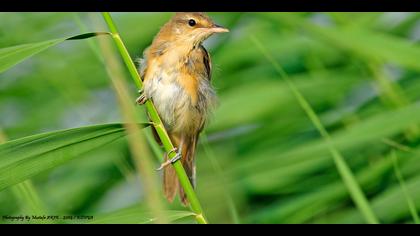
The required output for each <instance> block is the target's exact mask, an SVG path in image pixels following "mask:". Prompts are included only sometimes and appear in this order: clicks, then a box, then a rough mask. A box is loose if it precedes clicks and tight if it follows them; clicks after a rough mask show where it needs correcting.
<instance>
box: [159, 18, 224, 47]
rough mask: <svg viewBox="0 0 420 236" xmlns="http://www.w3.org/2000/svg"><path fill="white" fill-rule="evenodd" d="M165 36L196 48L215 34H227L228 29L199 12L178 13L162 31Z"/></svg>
mask: <svg viewBox="0 0 420 236" xmlns="http://www.w3.org/2000/svg"><path fill="white" fill-rule="evenodd" d="M162 31H166V32H164V34H165V35H167V34H170V35H167V36H168V37H170V38H172V40H176V41H178V42H183V43H191V44H192V45H194V46H196V45H198V44H201V43H202V42H203V41H204V40H206V39H207V38H208V37H210V36H211V35H213V34H215V33H225V32H229V30H228V29H226V28H224V27H222V26H220V25H217V24H216V23H214V21H213V20H212V19H211V18H210V17H209V16H207V15H206V14H204V13H201V12H179V13H176V14H175V16H173V17H172V19H171V20H170V21H169V22H168V24H166V25H165V27H164V28H163V29H162Z"/></svg>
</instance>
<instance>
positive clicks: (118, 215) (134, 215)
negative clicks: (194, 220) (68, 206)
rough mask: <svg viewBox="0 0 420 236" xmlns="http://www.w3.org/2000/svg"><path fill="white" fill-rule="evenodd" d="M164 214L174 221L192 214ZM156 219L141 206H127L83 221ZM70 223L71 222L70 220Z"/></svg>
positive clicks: (150, 220)
mask: <svg viewBox="0 0 420 236" xmlns="http://www.w3.org/2000/svg"><path fill="white" fill-rule="evenodd" d="M163 214H165V215H166V216H167V218H168V220H169V221H171V222H174V221H176V220H180V219H182V218H185V217H189V216H194V215H195V214H194V212H191V211H175V210H167V211H165V212H164V213H163ZM155 221H156V219H155V218H154V216H153V215H152V214H151V212H149V211H145V210H144V208H143V207H141V206H133V207H128V208H125V209H122V210H118V211H115V212H111V213H107V214H104V215H100V216H94V219H93V220H92V221H84V223H89V224H150V223H153V222H155ZM70 223H71V222H70Z"/></svg>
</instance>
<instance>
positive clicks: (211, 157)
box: [201, 133, 241, 224]
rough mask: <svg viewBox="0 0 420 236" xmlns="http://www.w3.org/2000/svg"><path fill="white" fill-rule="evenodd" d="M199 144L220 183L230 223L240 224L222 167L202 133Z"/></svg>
mask: <svg viewBox="0 0 420 236" xmlns="http://www.w3.org/2000/svg"><path fill="white" fill-rule="evenodd" d="M201 143H202V146H203V149H204V152H205V153H206V156H207V157H208V158H209V160H210V162H211V164H212V166H213V169H214V170H215V172H216V175H217V178H218V181H220V184H221V186H222V187H223V188H224V189H225V190H224V191H223V195H224V197H225V199H226V201H227V205H228V208H229V212H230V215H231V217H232V221H233V223H234V224H240V223H241V222H240V219H239V214H238V210H237V209H236V206H235V203H234V201H233V199H232V196H231V195H230V193H229V188H228V186H227V184H226V183H228V182H227V180H226V178H225V175H224V174H223V170H222V167H221V166H220V164H219V162H218V161H217V160H216V158H215V154H214V152H213V150H212V149H211V148H210V145H209V142H208V139H207V135H206V134H205V133H203V134H202V135H201Z"/></svg>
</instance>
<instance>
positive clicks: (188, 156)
mask: <svg viewBox="0 0 420 236" xmlns="http://www.w3.org/2000/svg"><path fill="white" fill-rule="evenodd" d="M196 146H197V138H196V137H193V138H190V139H189V140H187V141H186V142H184V145H182V159H181V162H182V166H183V167H184V169H185V172H186V173H187V176H188V179H189V180H190V182H191V184H192V186H193V188H195V148H196ZM179 196H180V198H181V202H182V204H183V205H185V206H186V205H188V198H187V195H186V194H185V191H184V189H183V188H182V187H180V188H179Z"/></svg>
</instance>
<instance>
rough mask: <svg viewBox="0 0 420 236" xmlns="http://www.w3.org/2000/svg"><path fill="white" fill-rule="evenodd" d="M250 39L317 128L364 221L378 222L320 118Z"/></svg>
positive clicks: (277, 66)
mask: <svg viewBox="0 0 420 236" xmlns="http://www.w3.org/2000/svg"><path fill="white" fill-rule="evenodd" d="M251 40H252V41H253V42H254V43H255V45H256V46H257V47H258V49H259V50H260V51H261V53H262V54H264V56H265V57H266V58H267V60H268V61H269V62H270V63H271V64H272V65H273V66H274V69H275V70H276V71H277V73H279V75H280V76H281V77H282V79H283V80H284V81H285V82H286V84H287V85H288V86H289V88H290V90H291V91H292V93H293V95H294V96H295V97H296V99H297V100H298V102H299V105H300V106H301V107H302V109H303V110H304V111H305V112H306V115H307V116H308V117H309V119H310V120H311V121H312V123H313V124H314V126H315V127H316V128H317V130H318V132H319V133H320V134H321V136H322V138H323V139H324V141H325V143H326V144H327V146H328V149H329V151H330V153H331V155H332V157H333V160H334V163H335V166H336V168H337V170H338V172H339V174H340V176H341V178H342V180H343V182H344V185H345V186H346V187H347V190H348V191H349V193H350V196H351V198H352V199H353V201H354V203H355V204H356V206H357V207H358V209H359V210H360V212H361V213H362V215H363V216H364V217H365V219H366V221H367V222H368V223H370V224H377V223H379V221H378V219H377V217H376V215H375V213H374V212H373V210H372V208H371V206H370V204H369V201H368V200H367V198H366V196H365V194H364V193H363V191H362V189H361V188H360V186H359V184H358V183H357V181H356V178H355V177H354V175H353V173H352V171H351V169H350V167H349V166H348V165H347V163H346V161H345V160H344V158H343V156H342V155H341V153H340V152H339V151H338V149H337V148H336V147H335V146H334V144H333V142H332V140H331V136H330V135H329V133H328V132H327V130H326V129H325V127H324V126H323V125H322V123H321V120H320V119H319V117H318V116H317V114H316V113H315V111H314V110H313V109H312V107H311V105H310V104H309V102H308V101H307V100H306V99H305V97H304V96H303V95H302V94H301V93H300V92H299V90H298V89H297V88H296V86H295V85H294V83H293V82H292V81H291V80H290V79H289V76H288V75H287V73H286V72H285V71H284V70H283V68H282V67H281V66H280V65H279V64H278V63H277V62H276V60H275V59H274V58H273V57H272V56H271V54H270V53H269V52H268V51H267V49H266V48H265V47H264V46H263V44H262V43H261V42H260V41H259V40H258V39H257V38H256V37H254V36H251Z"/></svg>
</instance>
